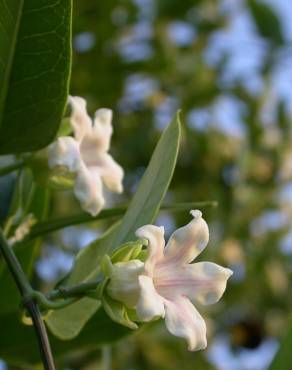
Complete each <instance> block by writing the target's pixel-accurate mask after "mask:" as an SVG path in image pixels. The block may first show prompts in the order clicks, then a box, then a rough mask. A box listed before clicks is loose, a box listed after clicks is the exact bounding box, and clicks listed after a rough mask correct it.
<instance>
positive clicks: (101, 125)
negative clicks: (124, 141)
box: [93, 108, 113, 152]
mask: <svg viewBox="0 0 292 370" xmlns="http://www.w3.org/2000/svg"><path fill="white" fill-rule="evenodd" d="M112 118H113V112H112V110H111V109H107V108H101V109H98V110H97V111H96V112H95V118H94V124H93V132H94V134H95V136H96V137H98V138H99V146H100V148H101V150H102V151H105V152H107V151H108V150H109V147H110V141H111V136H112V133H113V128H112Z"/></svg>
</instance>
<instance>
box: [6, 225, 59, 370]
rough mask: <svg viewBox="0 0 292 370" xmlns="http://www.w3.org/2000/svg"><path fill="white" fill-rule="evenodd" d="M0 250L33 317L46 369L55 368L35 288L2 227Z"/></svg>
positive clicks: (25, 305) (51, 369) (53, 369)
mask: <svg viewBox="0 0 292 370" xmlns="http://www.w3.org/2000/svg"><path fill="white" fill-rule="evenodd" d="M0 251H1V252H2V255H3V257H4V260H5V262H6V264H7V267H8V269H9V271H10V273H11V275H12V276H13V279H14V281H15V283H16V285H17V288H18V290H19V292H20V295H21V297H22V301H23V305H24V307H25V308H26V309H27V311H28V313H29V315H30V316H31V318H32V322H33V326H34V329H35V332H36V335H37V339H38V343H39V348H40V353H41V357H42V361H43V365H44V369H45V370H55V365H54V360H53V356H52V352H51V348H50V343H49V339H48V335H47V331H46V328H45V325H44V322H43V320H42V317H41V313H40V311H39V308H38V305H37V304H36V302H35V300H34V299H33V292H34V291H33V289H32V287H31V285H30V283H29V281H28V279H27V277H26V275H25V273H24V271H23V269H22V267H21V265H20V263H19V262H18V259H17V258H16V256H15V254H14V251H13V249H12V248H11V247H10V245H9V244H8V243H7V240H6V239H5V237H4V233H3V231H2V229H0Z"/></svg>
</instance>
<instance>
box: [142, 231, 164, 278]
mask: <svg viewBox="0 0 292 370" xmlns="http://www.w3.org/2000/svg"><path fill="white" fill-rule="evenodd" d="M136 236H138V237H139V238H141V239H147V240H148V246H147V250H148V257H147V260H146V262H145V272H146V273H147V274H148V275H149V276H152V274H153V270H154V267H155V265H156V263H157V262H158V261H160V260H161V259H162V258H163V250H164V245H165V242H164V227H163V226H161V227H159V226H154V225H145V226H142V227H140V228H139V229H138V230H137V231H136Z"/></svg>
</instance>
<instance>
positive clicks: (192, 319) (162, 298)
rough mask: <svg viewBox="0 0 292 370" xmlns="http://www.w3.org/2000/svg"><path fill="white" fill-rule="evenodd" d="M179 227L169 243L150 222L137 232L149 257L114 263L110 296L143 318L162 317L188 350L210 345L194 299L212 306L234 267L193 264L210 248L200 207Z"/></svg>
mask: <svg viewBox="0 0 292 370" xmlns="http://www.w3.org/2000/svg"><path fill="white" fill-rule="evenodd" d="M191 214H192V216H193V217H194V218H193V220H192V221H191V222H190V223H189V224H187V225H186V226H184V227H182V228H180V229H178V230H176V231H175V232H174V233H173V234H172V236H171V237H170V239H169V241H168V243H167V245H166V246H165V241H164V228H163V227H157V226H154V225H146V226H143V227H141V228H139V229H138V230H137V232H136V235H137V236H138V237H140V238H145V239H147V240H148V257H147V259H146V261H145V263H143V262H141V261H140V260H131V261H129V262H119V263H116V264H114V265H113V267H112V272H111V280H110V283H109V285H108V288H107V292H108V294H109V295H110V296H111V297H112V298H114V299H115V300H118V301H120V302H122V303H123V304H124V305H125V306H126V307H128V308H135V309H136V312H137V316H138V319H139V320H140V321H146V322H147V321H151V320H154V319H157V318H160V317H162V318H164V319H165V324H166V327H167V329H168V331H169V332H170V333H171V334H173V335H175V336H178V337H183V338H185V339H186V340H187V342H188V347H189V349H190V350H192V351H194V350H199V349H203V348H205V347H206V345H207V340H206V325H205V322H204V320H203V318H202V317H201V315H200V314H199V312H198V311H197V310H196V308H195V307H194V305H193V303H196V302H198V303H201V304H212V303H215V302H217V301H218V300H219V299H220V298H221V296H222V294H223V293H224V291H225V288H226V283H227V280H228V278H229V277H230V276H231V275H232V271H231V270H229V269H227V268H224V267H221V266H219V265H217V264H215V263H211V262H198V263H191V262H192V261H193V260H194V259H195V258H196V257H197V256H198V255H199V254H200V253H201V252H202V250H203V249H204V248H205V247H206V245H207V243H208V240H209V230H208V225H207V223H206V222H205V220H204V219H203V218H202V214H201V212H200V211H191Z"/></svg>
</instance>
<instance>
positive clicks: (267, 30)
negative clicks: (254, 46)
mask: <svg viewBox="0 0 292 370" xmlns="http://www.w3.org/2000/svg"><path fill="white" fill-rule="evenodd" d="M248 6H249V9H250V12H251V14H252V16H253V18H254V21H255V24H256V27H257V29H258V32H259V34H260V35H261V36H263V37H265V38H267V39H270V40H271V41H273V42H275V43H277V44H282V43H283V42H284V36H283V31H282V27H281V22H280V20H279V18H278V16H277V15H276V14H275V12H274V11H273V9H272V8H271V7H270V6H269V5H267V4H265V3H263V2H261V1H258V0H248Z"/></svg>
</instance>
